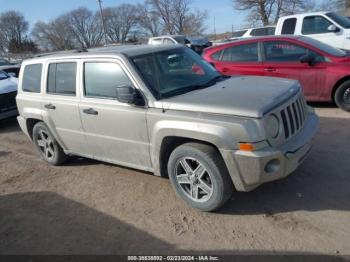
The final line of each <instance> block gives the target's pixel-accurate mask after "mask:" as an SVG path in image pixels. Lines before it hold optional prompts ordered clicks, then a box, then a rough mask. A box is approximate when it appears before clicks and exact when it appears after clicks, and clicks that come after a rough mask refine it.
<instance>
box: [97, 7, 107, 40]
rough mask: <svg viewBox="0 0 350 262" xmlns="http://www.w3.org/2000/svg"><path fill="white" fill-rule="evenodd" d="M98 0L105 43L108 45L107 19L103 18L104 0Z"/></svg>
mask: <svg viewBox="0 0 350 262" xmlns="http://www.w3.org/2000/svg"><path fill="white" fill-rule="evenodd" d="M96 1H97V3H98V5H99V7H100V15H101V21H102V28H103V37H104V40H105V45H107V33H106V25H105V20H104V18H103V12H102V0H96Z"/></svg>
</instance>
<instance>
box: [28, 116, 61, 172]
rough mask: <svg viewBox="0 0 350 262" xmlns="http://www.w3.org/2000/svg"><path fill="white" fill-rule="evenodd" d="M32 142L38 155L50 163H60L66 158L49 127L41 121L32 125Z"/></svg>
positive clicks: (55, 164)
mask: <svg viewBox="0 0 350 262" xmlns="http://www.w3.org/2000/svg"><path fill="white" fill-rule="evenodd" d="M33 142H34V144H35V146H36V148H37V150H38V152H39V154H40V157H41V158H42V159H44V160H45V161H46V162H48V163H49V164H51V165H54V166H57V165H61V164H63V163H64V162H65V161H66V160H67V158H68V156H67V155H66V154H65V153H64V151H63V149H62V148H61V146H60V145H59V144H58V143H57V141H56V139H55V138H54V136H53V135H52V134H51V132H50V130H49V128H48V127H47V126H46V125H45V124H44V123H43V122H39V123H37V124H36V125H35V126H34V128H33Z"/></svg>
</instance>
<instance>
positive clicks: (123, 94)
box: [116, 85, 139, 104]
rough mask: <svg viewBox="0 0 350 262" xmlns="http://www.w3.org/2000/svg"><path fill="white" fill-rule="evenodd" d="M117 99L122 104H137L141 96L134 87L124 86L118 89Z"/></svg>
mask: <svg viewBox="0 0 350 262" xmlns="http://www.w3.org/2000/svg"><path fill="white" fill-rule="evenodd" d="M116 92H117V99H118V101H119V102H121V103H127V104H135V103H136V102H137V101H138V98H139V94H138V93H137V91H136V89H135V88H133V87H132V86H128V85H124V86H118V87H117V88H116Z"/></svg>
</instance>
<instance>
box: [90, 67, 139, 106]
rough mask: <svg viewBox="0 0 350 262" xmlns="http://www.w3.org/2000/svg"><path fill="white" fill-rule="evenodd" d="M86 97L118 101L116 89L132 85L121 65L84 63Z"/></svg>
mask: <svg viewBox="0 0 350 262" xmlns="http://www.w3.org/2000/svg"><path fill="white" fill-rule="evenodd" d="M84 85H85V86H84V88H85V96H87V97H95V98H112V99H116V96H117V91H116V87H118V86H123V85H129V86H132V83H131V81H130V79H129V78H128V76H127V75H126V74H125V72H124V71H123V69H122V68H121V67H120V65H118V64H116V63H108V62H86V63H84Z"/></svg>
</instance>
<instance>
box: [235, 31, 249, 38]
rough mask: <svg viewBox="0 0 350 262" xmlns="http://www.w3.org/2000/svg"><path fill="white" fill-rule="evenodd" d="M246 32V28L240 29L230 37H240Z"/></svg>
mask: <svg viewBox="0 0 350 262" xmlns="http://www.w3.org/2000/svg"><path fill="white" fill-rule="evenodd" d="M246 32H247V30H242V31H236V32H233V33H232V37H241V36H242V35H244V34H245V33H246Z"/></svg>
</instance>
